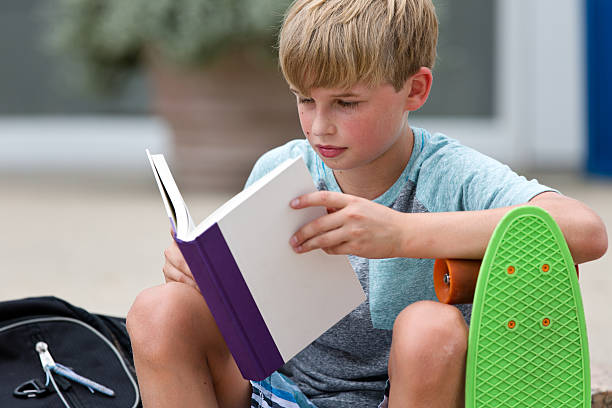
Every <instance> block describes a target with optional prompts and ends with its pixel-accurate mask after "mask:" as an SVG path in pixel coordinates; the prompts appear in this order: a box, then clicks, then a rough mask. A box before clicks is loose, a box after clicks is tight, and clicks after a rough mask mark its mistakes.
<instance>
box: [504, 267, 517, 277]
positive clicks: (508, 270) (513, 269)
mask: <svg viewBox="0 0 612 408" xmlns="http://www.w3.org/2000/svg"><path fill="white" fill-rule="evenodd" d="M506 272H508V275H514V272H516V268H515V267H514V266H512V265H510V266H509V267H508V269H506Z"/></svg>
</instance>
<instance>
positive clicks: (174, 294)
mask: <svg viewBox="0 0 612 408" xmlns="http://www.w3.org/2000/svg"><path fill="white" fill-rule="evenodd" d="M127 326H128V331H129V334H130V339H131V342H132V348H133V351H134V363H135V366H136V372H137V376H138V381H139V385H140V391H141V394H142V400H143V404H144V406H145V407H146V408H152V407H196V406H197V407H224V408H225V407H236V408H245V407H248V406H249V404H250V398H251V384H250V382H249V381H247V380H245V379H243V378H242V376H241V374H240V371H239V370H238V367H237V366H236V363H235V361H234V359H233V357H232V355H231V354H230V352H229V350H228V348H227V346H226V344H225V341H224V340H223V337H222V336H221V333H220V332H219V329H218V328H217V325H216V323H215V321H214V319H213V317H212V315H211V314H210V311H209V310H208V306H207V305H206V302H205V301H204V299H203V298H202V295H200V293H198V292H197V291H196V290H195V289H193V288H191V287H189V286H187V285H185V284H181V283H167V284H163V285H161V286H157V287H154V288H150V289H146V290H144V291H143V292H142V293H140V294H139V295H138V297H137V298H136V300H135V301H134V304H133V305H132V308H131V309H130V311H129V313H128V318H127Z"/></svg>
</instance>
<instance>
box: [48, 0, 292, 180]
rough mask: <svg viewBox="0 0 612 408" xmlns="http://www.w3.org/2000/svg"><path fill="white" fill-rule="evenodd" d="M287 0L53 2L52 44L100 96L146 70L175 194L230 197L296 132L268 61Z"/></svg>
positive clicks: (275, 72)
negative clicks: (163, 125) (168, 140)
mask: <svg viewBox="0 0 612 408" xmlns="http://www.w3.org/2000/svg"><path fill="white" fill-rule="evenodd" d="M289 2H290V1H289V0H56V2H54V3H53V6H52V8H49V9H48V11H47V15H48V16H49V21H50V22H51V24H50V31H49V36H48V37H49V41H48V42H49V44H50V45H51V47H52V49H53V50H56V51H57V52H59V53H61V55H63V56H66V57H67V58H69V59H70V60H72V61H76V62H77V63H78V64H79V65H80V66H81V67H82V72H83V73H84V74H85V78H86V80H87V81H86V83H87V84H88V85H89V87H90V88H92V89H94V90H95V91H97V92H99V93H112V92H117V91H119V90H121V88H122V86H123V85H124V84H125V81H126V79H127V78H129V76H130V75H132V74H134V73H135V72H137V71H143V72H145V74H146V76H147V77H148V78H149V79H150V84H151V88H152V95H153V97H152V101H151V107H152V110H153V111H154V112H155V113H157V114H159V115H160V116H161V117H163V118H164V119H165V120H166V121H167V122H168V124H169V126H170V129H171V130H172V135H173V138H174V147H175V151H174V154H173V168H174V169H176V170H177V171H178V173H180V175H179V176H178V177H177V178H178V179H179V182H180V184H181V187H182V188H199V189H202V188H207V189H217V190H220V189H221V190H228V189H231V190H236V189H239V188H241V186H242V185H243V183H244V181H245V180H246V176H247V175H248V172H249V170H250V168H251V166H252V165H253V163H254V162H255V160H256V159H257V157H258V156H259V155H261V154H262V153H263V152H264V151H265V150H267V149H269V148H271V147H273V146H275V145H278V144H280V143H282V142H284V141H285V140H288V139H291V138H294V137H295V136H296V134H299V133H296V132H299V128H298V125H297V120H296V114H295V111H294V109H295V108H294V107H293V103H292V98H291V95H290V93H289V92H288V90H287V87H286V85H285V84H284V81H283V80H282V77H281V75H280V71H279V69H278V67H277V63H276V58H275V56H274V54H275V52H274V51H275V49H274V44H275V39H276V34H277V31H278V28H279V25H280V21H281V18H282V14H283V12H284V10H285V8H286V7H287V6H288V4H289Z"/></svg>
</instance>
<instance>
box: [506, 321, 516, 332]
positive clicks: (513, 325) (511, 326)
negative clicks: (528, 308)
mask: <svg viewBox="0 0 612 408" xmlns="http://www.w3.org/2000/svg"><path fill="white" fill-rule="evenodd" d="M506 327H507V328H508V329H509V330H514V329H516V322H515V321H514V320H508V323H507V324H506Z"/></svg>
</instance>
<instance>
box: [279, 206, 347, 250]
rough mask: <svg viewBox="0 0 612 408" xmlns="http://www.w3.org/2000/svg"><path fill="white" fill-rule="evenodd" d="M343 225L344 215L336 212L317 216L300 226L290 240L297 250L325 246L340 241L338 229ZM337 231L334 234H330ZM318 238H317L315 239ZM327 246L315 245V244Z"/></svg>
mask: <svg viewBox="0 0 612 408" xmlns="http://www.w3.org/2000/svg"><path fill="white" fill-rule="evenodd" d="M342 225H343V215H342V214H340V213H338V212H334V213H331V214H328V215H324V216H322V217H319V218H317V219H316V220H314V221H311V222H309V223H308V224H306V225H304V226H303V227H302V228H300V229H299V230H298V231H297V232H296V233H295V234H293V236H292V237H291V239H290V240H289V244H290V245H291V246H292V247H293V248H294V250H295V251H296V252H306V251H310V250H312V249H315V248H325V247H327V246H331V245H337V244H339V243H340V242H339V241H337V239H339V238H340V236H339V233H338V231H337V230H338V229H339V228H340V227H342ZM331 232H335V233H334V234H331V235H330V234H329V233H331ZM315 238H316V239H315ZM317 244H318V245H323V244H325V245H326V246H315V245H317Z"/></svg>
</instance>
